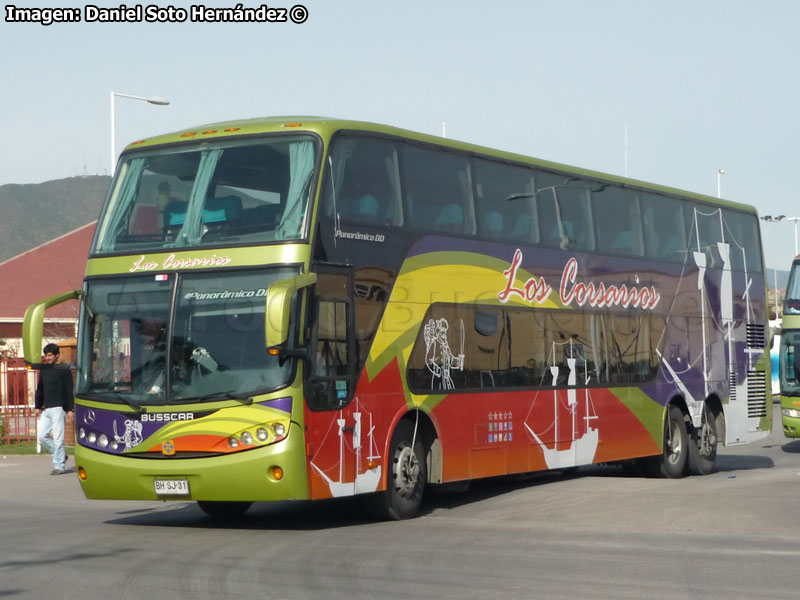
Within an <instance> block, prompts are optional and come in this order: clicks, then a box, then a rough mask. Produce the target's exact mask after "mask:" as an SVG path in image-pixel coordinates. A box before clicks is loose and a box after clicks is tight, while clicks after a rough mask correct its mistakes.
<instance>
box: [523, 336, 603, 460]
mask: <svg viewBox="0 0 800 600" xmlns="http://www.w3.org/2000/svg"><path fill="white" fill-rule="evenodd" d="M556 347H557V344H556V343H555V342H553V344H552V350H551V353H550V356H551V360H552V362H553V363H555V357H556ZM564 356H565V359H566V361H565V362H566V367H567V381H566V383H567V386H569V387H568V389H566V390H563V389H562V390H558V389H556V386H557V385H558V383H559V374H560V372H561V369H562V366H559V365H556V364H551V366H550V368H549V371H550V375H551V376H552V385H553V392H552V393H553V423H552V424H551V426H550V428H552V430H553V439H554V442H553V446H552V448H551V447H548V446H547V444H545V442H544V441H543V440H542V437H541V436H540V435H539V434H537V433H536V432H535V431H534V430H533V429H532V428H531V426H530V425H529V424H528V420H527V419H526V421H525V428H526V429H527V430H528V433H529V434H530V435H531V437H533V439H534V440H535V441H536V443H537V444H539V447H540V448H541V450H542V454H543V455H544V460H545V463H546V464H547V467H548V468H549V469H563V468H566V467H574V466H577V465H584V464H590V463H592V462H594V456H595V453H596V452H597V445H598V443H599V432H598V429H597V427H594V426H593V425H592V422H593V421H594V420H596V419H597V415H596V414H594V409H593V407H592V405H591V398H590V395H589V389H588V388H587V387H584V388H583V389H582V390H581V392H582V395H583V402H579V400H578V391H579V390H578V389H577V387H576V385H577V379H578V363H579V361H580V362H581V363H582V365H583V385H584V386H587V385H588V384H589V380H590V377H589V373H588V370H587V366H586V360H584V359H583V353H582V346H580V345H578V344H575V343H573V341H572V340H569V342H568V343H567V344H565V347H564ZM564 398H565V399H566V406H565V405H564V402H563V399H564ZM534 404H535V400H534V403H533V404H532V405H531V411H533V406H534ZM581 405H582V406H581ZM528 416H529V417H530V412H529V415H528ZM559 417H562V418H564V417H566V419H568V421H569V423H570V432H571V433H570V435H569V437H568V439H565V440H564V441H561V440H559V432H560V431H561V429H559V427H560V424H559ZM550 428H548V430H549V429H550ZM562 429H563V427H562ZM543 434H544V432H542V435H543ZM567 444H569V445H568V446H567Z"/></svg>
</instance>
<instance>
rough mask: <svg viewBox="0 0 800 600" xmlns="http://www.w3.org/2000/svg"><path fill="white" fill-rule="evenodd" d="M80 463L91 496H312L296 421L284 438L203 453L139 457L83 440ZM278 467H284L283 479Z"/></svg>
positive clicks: (222, 498)
mask: <svg viewBox="0 0 800 600" xmlns="http://www.w3.org/2000/svg"><path fill="white" fill-rule="evenodd" d="M75 467H76V470H77V471H78V474H79V481H80V483H81V487H82V489H83V493H84V494H85V495H86V497H87V498H91V499H113V500H179V501H184V502H185V501H187V500H210V501H229V502H233V501H246V502H255V501H270V500H302V499H306V498H308V477H307V471H306V468H307V467H306V460H305V444H304V442H303V432H302V430H301V429H300V428H299V426H297V425H296V424H295V423H292V424H291V426H290V430H289V435H288V436H287V437H286V439H284V440H283V441H281V442H278V443H275V444H271V445H269V446H264V447H261V448H254V449H252V450H245V451H241V452H236V453H232V454H227V455H217V456H208V457H203V458H179V457H157V458H138V457H136V458H134V457H131V456H124V455H113V454H107V453H104V452H98V451H96V450H91V449H89V448H85V447H83V446H81V445H78V446H77V447H76V452H75ZM275 467H279V469H280V472H281V473H280V474H281V476H280V478H278V477H277V476H276V474H278V470H276V469H275ZM81 473H83V474H85V478H82V477H81V476H80V475H81ZM164 482H173V483H171V484H170V483H167V484H165V483H164ZM157 487H158V489H159V490H160V491H159V492H158V493H157V492H156V488H157ZM187 489H188V493H186V490H187Z"/></svg>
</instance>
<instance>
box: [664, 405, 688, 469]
mask: <svg viewBox="0 0 800 600" xmlns="http://www.w3.org/2000/svg"><path fill="white" fill-rule="evenodd" d="M688 449H689V436H688V435H687V433H686V419H684V417H683V412H681V409H680V408H678V407H677V406H675V405H674V404H671V405H670V407H669V410H668V411H667V423H666V426H665V427H664V454H663V455H662V461H661V473H662V475H664V477H666V478H668V479H677V478H679V477H683V475H684V474H685V472H686V461H687V455H688Z"/></svg>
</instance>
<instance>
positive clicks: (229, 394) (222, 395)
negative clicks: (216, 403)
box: [174, 390, 253, 404]
mask: <svg viewBox="0 0 800 600" xmlns="http://www.w3.org/2000/svg"><path fill="white" fill-rule="evenodd" d="M228 399H230V400H238V401H239V402H241V403H242V404H252V403H253V398H252V395H251V394H249V393H241V392H239V393H234V391H233V390H227V391H225V392H213V393H211V394H204V395H202V396H192V397H190V398H181V399H180V400H176V401H174V403H175V404H179V403H180V404H188V403H190V402H205V401H207V400H228Z"/></svg>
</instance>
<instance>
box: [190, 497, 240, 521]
mask: <svg viewBox="0 0 800 600" xmlns="http://www.w3.org/2000/svg"><path fill="white" fill-rule="evenodd" d="M252 504H253V503H252V502H212V501H210V500H198V501H197V506H199V507H200V510H202V511H203V512H204V513H206V514H207V515H208V516H209V517H213V518H215V519H232V518H235V517H241V516H242V515H243V514H244V513H246V512H247V509H249V508H250V507H251V506H252Z"/></svg>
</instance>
